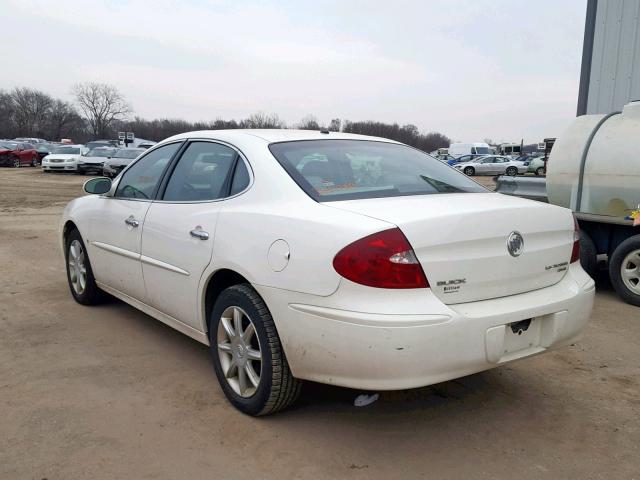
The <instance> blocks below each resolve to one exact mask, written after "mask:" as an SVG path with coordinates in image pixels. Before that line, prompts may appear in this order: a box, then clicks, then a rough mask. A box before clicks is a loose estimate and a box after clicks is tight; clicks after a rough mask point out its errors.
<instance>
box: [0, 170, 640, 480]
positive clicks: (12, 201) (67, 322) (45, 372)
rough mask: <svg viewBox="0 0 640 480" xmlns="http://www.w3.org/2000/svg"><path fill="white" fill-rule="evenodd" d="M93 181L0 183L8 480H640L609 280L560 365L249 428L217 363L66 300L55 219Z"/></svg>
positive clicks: (317, 397) (1, 370) (16, 178)
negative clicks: (229, 397)
mask: <svg viewBox="0 0 640 480" xmlns="http://www.w3.org/2000/svg"><path fill="white" fill-rule="evenodd" d="M83 180H85V178H83V177H78V176H74V175H64V174H62V175H61V174H43V173H41V172H40V171H39V170H37V169H28V168H21V169H17V170H15V169H0V273H1V274H0V412H1V415H0V478H1V479H37V480H39V479H43V478H46V479H48V480H54V479H64V480H71V479H107V478H109V479H124V478H127V479H143V478H144V479H177V478H189V479H194V480H195V479H201V478H214V479H226V478H239V479H244V478H251V479H256V478H260V479H262V478H265V479H267V478H278V479H282V478H286V479H294V478H296V479H297V478H301V479H307V478H308V479H324V478H347V479H372V478H383V479H395V478H402V479H413V478H425V479H456V478H464V479H470V478H473V479H495V478H527V479H529V478H545V479H561V478H575V479H607V480H610V479H632V478H636V479H637V478H640V348H639V345H640V309H637V308H634V307H631V306H629V305H626V304H624V303H622V302H621V301H620V300H618V298H617V297H616V296H615V294H613V293H612V291H611V288H610V286H609V285H608V283H607V281H606V276H604V275H603V277H602V278H600V279H598V294H597V298H596V306H595V310H594V314H593V319H592V322H591V324H590V325H589V327H588V328H587V330H586V334H585V336H584V338H583V339H582V340H581V341H579V342H578V343H576V344H575V345H573V346H571V347H568V348H565V349H563V350H561V351H559V352H554V353H549V354H546V355H542V356H538V357H535V358H532V359H527V360H524V361H521V362H517V363H515V364H511V365H508V366H504V367H501V368H498V369H495V370H491V371H488V372H484V373H481V374H477V375H472V376H469V377H465V378H463V379H460V380H456V381H452V382H447V383H443V384H439V385H435V386H432V387H426V388H421V389H417V390H410V391H400V392H383V393H382V394H381V397H380V400H379V401H378V402H377V403H375V404H373V405H371V406H369V407H365V408H355V407H353V405H352V402H353V398H354V397H355V395H356V394H357V393H358V392H354V391H351V390H347V389H340V388H333V387H327V386H322V385H317V384H306V386H305V389H304V391H303V396H302V398H301V400H300V401H299V402H298V403H297V404H296V405H295V406H294V408H292V409H291V410H288V411H286V412H283V413H281V414H278V415H276V416H273V417H268V418H261V419H254V418H250V417H246V416H244V415H242V414H240V413H238V412H237V411H236V410H234V409H233V408H232V407H231V406H230V405H229V404H228V403H227V401H226V399H225V398H224V396H223V394H222V392H221V391H220V389H219V387H218V385H217V383H216V379H215V376H214V373H213V369H212V367H211V365H210V363H209V353H208V350H207V347H205V346H203V345H201V344H199V343H197V342H195V341H194V340H191V339H189V338H187V337H186V336H184V335H181V334H180V333H178V332H176V331H174V330H172V329H171V328H169V327H167V326H165V325H163V324H162V323H160V322H158V321H156V320H154V319H152V318H150V317H148V316H146V315H145V314H143V313H141V312H139V311H137V310H134V309H133V308H132V307H129V306H128V305H126V304H124V303H121V302H119V301H115V300H114V301H112V302H110V303H108V304H106V305H103V306H100V307H93V308H91V307H83V306H81V305H78V304H76V303H75V302H74V301H73V300H72V298H71V295H70V294H69V292H68V289H67V284H66V280H65V274H64V268H63V267H64V265H63V261H62V260H61V254H60V251H59V247H58V238H57V235H58V221H59V218H60V214H61V212H62V209H63V207H64V204H65V203H66V202H67V201H68V200H69V199H71V198H73V197H75V196H77V195H80V194H81V184H82V182H83ZM485 181H486V180H485Z"/></svg>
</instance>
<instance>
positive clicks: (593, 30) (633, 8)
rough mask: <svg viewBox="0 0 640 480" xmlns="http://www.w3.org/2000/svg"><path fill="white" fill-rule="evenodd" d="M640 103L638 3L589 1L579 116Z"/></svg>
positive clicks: (611, 0) (639, 15) (639, 25)
mask: <svg viewBox="0 0 640 480" xmlns="http://www.w3.org/2000/svg"><path fill="white" fill-rule="evenodd" d="M631 100H640V0H588V5H587V20H586V25H585V36H584V47H583V55H582V72H581V76H580V93H579V95H578V115H584V114H594V113H610V112H614V111H618V110H622V107H623V106H624V105H625V104H627V103H629V101H631Z"/></svg>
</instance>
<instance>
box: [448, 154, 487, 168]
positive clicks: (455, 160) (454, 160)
mask: <svg viewBox="0 0 640 480" xmlns="http://www.w3.org/2000/svg"><path fill="white" fill-rule="evenodd" d="M482 157H486V155H485V154H469V155H461V156H459V157H455V158H450V159H449V160H447V163H448V164H449V165H452V166H453V165H456V164H458V163H465V162H470V161H471V160H475V159H477V158H482Z"/></svg>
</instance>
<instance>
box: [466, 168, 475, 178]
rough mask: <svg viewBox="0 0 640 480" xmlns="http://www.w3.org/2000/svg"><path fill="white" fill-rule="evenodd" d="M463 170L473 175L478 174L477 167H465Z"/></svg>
mask: <svg viewBox="0 0 640 480" xmlns="http://www.w3.org/2000/svg"><path fill="white" fill-rule="evenodd" d="M463 172H464V174H465V175H467V176H469V177H472V176H473V175H475V174H476V169H475V168H473V167H464V170H463Z"/></svg>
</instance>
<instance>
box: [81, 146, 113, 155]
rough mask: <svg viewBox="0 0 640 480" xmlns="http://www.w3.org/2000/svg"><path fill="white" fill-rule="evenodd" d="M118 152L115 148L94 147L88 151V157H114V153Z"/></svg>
mask: <svg viewBox="0 0 640 480" xmlns="http://www.w3.org/2000/svg"><path fill="white" fill-rule="evenodd" d="M114 153H116V150H115V148H102V147H98V148H94V149H93V150H90V151H89V153H87V157H113V154H114Z"/></svg>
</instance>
